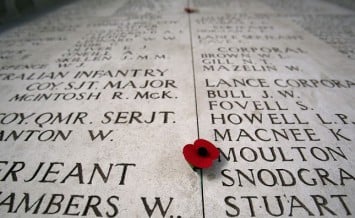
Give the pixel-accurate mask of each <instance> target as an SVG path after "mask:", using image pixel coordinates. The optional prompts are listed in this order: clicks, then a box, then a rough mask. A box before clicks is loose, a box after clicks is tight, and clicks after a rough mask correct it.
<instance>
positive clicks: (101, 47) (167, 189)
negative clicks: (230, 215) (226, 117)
mask: <svg viewBox="0 0 355 218" xmlns="http://www.w3.org/2000/svg"><path fill="white" fill-rule="evenodd" d="M62 19H64V20H66V18H62ZM53 20H56V19H55V17H54V18H53ZM53 20H52V18H48V20H47V21H46V20H45V19H44V21H43V22H39V23H37V25H36V23H33V25H31V27H33V28H32V29H31V28H27V27H19V29H16V28H15V29H14V30H13V31H12V32H11V31H10V32H8V33H7V35H6V36H8V38H6V39H5V40H4V43H10V42H13V46H9V47H8V51H9V52H8V54H14V55H11V56H10V55H9V58H8V59H7V60H6V62H5V61H3V62H2V63H1V64H2V68H1V71H0V80H1V84H0V85H1V86H2V88H3V89H2V90H4V92H3V95H2V98H1V102H2V105H4V106H3V107H2V111H1V113H0V123H1V130H0V143H1V147H2V150H3V151H4V152H3V153H2V155H1V162H0V163H1V168H0V169H1V171H0V181H1V183H2V185H1V187H2V190H1V193H0V211H1V214H9V213H15V214H21V215H24V214H26V215H29V214H32V215H40V216H42V215H48V214H52V215H60V216H62V215H71V216H79V215H80V216H97V217H100V216H108V217H114V216H117V215H121V216H130V215H132V214H134V215H136V216H143V215H147V216H154V215H155V216H158V215H160V214H162V215H163V214H164V215H165V214H168V215H169V216H174V217H179V216H180V215H179V214H180V213H181V211H184V213H187V214H189V215H188V216H190V215H191V216H195V215H196V214H198V213H199V211H194V210H192V209H189V208H185V207H186V206H185V204H184V203H183V202H185V199H183V198H179V196H177V195H176V193H175V192H174V191H173V189H172V188H171V186H172V185H173V186H174V187H179V186H181V189H183V190H187V189H186V184H189V183H190V182H192V183H193V182H194V180H193V179H190V178H187V177H183V178H181V177H180V180H179V184H175V180H171V178H172V177H174V176H176V175H175V174H176V173H172V171H171V169H174V167H176V168H177V166H173V167H169V168H167V166H166V165H163V164H162V161H163V160H162V159H161V158H165V157H162V155H161V154H164V155H165V156H166V158H168V159H169V158H170V159H174V158H176V157H175V155H172V154H173V153H176V152H179V151H180V148H179V145H180V144H182V143H184V142H183V141H182V138H180V137H179V136H180V135H184V136H185V137H188V138H189V137H190V138H193V137H195V135H194V133H195V132H194V131H190V130H189V129H187V128H185V127H184V126H185V125H186V123H189V122H191V123H195V122H194V119H185V117H184V116H185V113H190V110H191V113H193V109H190V105H193V98H192V97H191V96H192V95H193V92H192V89H191V90H190V91H189V92H186V93H185V92H182V91H181V90H182V89H183V90H185V91H186V90H189V87H192V85H191V84H189V83H188V82H182V81H184V80H185V78H186V77H185V76H186V75H183V74H180V73H176V71H175V70H176V69H175V68H174V67H173V66H179V65H181V64H180V63H185V62H187V61H189V59H188V56H185V55H184V54H185V53H184V54H182V55H176V56H175V55H171V54H167V53H166V51H165V50H164V49H162V47H164V48H169V49H171V50H174V49H175V47H174V46H175V45H178V46H179V45H184V43H186V42H187V41H188V34H187V33H186V32H184V31H183V30H184V28H180V27H179V26H184V25H187V22H186V20H181V21H180V23H179V20H180V17H179V16H175V17H174V16H168V17H164V18H162V16H155V15H141V16H140V15H132V16H130V17H105V18H100V19H91V20H90V22H87V20H85V19H79V20H76V21H75V22H74V24H69V23H67V22H63V23H62V22H61V21H62V20H59V21H58V22H57V23H56V22H53V27H51V26H47V27H46V28H44V25H48V23H51V21H53ZM74 26H75V28H73V27H74ZM172 27H174V28H173V29H174V30H175V31H170V28H172ZM21 29H22V30H21ZM21 31H24V32H26V31H28V35H26V34H24V35H25V36H27V37H28V39H26V37H24V36H23V35H21V36H18V37H19V38H12V37H14V36H17V35H16V33H17V32H21ZM38 32H41V34H42V36H46V35H52V34H55V33H58V32H60V34H59V35H60V38H61V39H62V41H60V42H58V41H56V42H53V41H52V40H50V39H48V40H47V38H46V37H42V38H41V37H40V36H39V33H38ZM36 37H40V39H41V43H35V44H33V43H32V41H38V39H36ZM16 39H18V40H19V41H20V42H21V43H20V45H19V42H18V41H16ZM51 43H57V44H55V45H56V46H55V45H53V44H51ZM158 44H159V45H162V47H160V46H157V45H158ZM19 46H24V48H25V49H24V52H27V50H26V48H27V49H28V51H29V52H28V53H29V54H31V55H27V56H24V57H22V56H21V57H19V54H17V55H16V54H15V52H17V50H16V48H17V47H19ZM186 48H188V46H186ZM11 50H14V51H13V52H12V53H11V52H10V51H11ZM48 50H50V52H49V51H48ZM179 51H181V52H182V53H183V52H184V51H185V50H179ZM24 52H22V53H24ZM42 52H43V54H42ZM17 53H18V52H17ZM186 53H187V54H189V50H188V49H186ZM48 54H51V55H49V57H47V56H46V55H48ZM53 54H55V55H53ZM179 54H180V53H179ZM53 56H54V57H53ZM10 58H12V59H10ZM19 58H22V59H23V62H22V63H21V64H17V63H16V60H18V59H19ZM185 59H186V60H185ZM33 63H35V64H33ZM37 63H38V64H37ZM179 70H181V71H182V72H189V71H190V70H191V69H190V66H183V67H180V68H179ZM187 76H189V75H187ZM191 83H192V82H191ZM189 93H191V96H189ZM178 104H179V105H183V106H181V107H176V105H178ZM181 120H184V121H186V123H183V122H179V121H181ZM182 127H184V128H182ZM171 128H174V130H179V131H176V132H173V131H171ZM180 130H181V131H180ZM170 137H172V138H174V139H175V140H176V143H177V144H173V143H171V142H170V140H171V138H170ZM184 140H185V139H184ZM167 145H170V146H167ZM176 145H177V146H176ZM17 150H23V151H24V152H17ZM156 150H159V151H160V152H159V153H158V156H156V155H154V152H153V151H156ZM171 150H173V151H174V152H170V151H171ZM34 152H35V153H36V154H35V156H36V157H37V158H35V159H34V158H33V156H34ZM147 154H151V155H148V156H147ZM164 162H166V161H164ZM182 163H183V162H182ZM158 172H164V173H165V174H164V175H162V174H161V173H158ZM157 174H159V175H160V182H161V184H159V188H157V184H156V183H155V182H154V180H153V179H152V178H155V177H156V175H157ZM137 177H139V178H140V179H139V180H137V179H136V178H137ZM196 181H197V180H196ZM142 184H144V186H143V185H142ZM147 186H149V187H150V188H149V189H147ZM44 190H46V191H44ZM197 197H199V196H197ZM189 199H191V200H193V199H194V198H191V196H190V197H189ZM155 205H160V206H162V208H160V207H155ZM178 208H182V209H181V210H180V209H178ZM176 214H177V215H176Z"/></svg>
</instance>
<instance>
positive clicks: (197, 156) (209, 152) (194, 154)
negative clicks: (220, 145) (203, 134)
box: [183, 139, 219, 168]
mask: <svg viewBox="0 0 355 218" xmlns="http://www.w3.org/2000/svg"><path fill="white" fill-rule="evenodd" d="M183 153H184V157H185V159H186V160H187V162H189V164H191V165H192V166H194V167H197V168H208V167H210V166H212V164H213V161H214V160H215V159H217V158H218V156H219V150H218V149H217V148H216V146H214V145H213V144H212V143H211V142H209V141H207V140H205V139H197V140H196V141H195V142H194V144H187V145H185V147H184V149H183Z"/></svg>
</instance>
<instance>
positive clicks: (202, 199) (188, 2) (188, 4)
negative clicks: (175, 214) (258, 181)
mask: <svg viewBox="0 0 355 218" xmlns="http://www.w3.org/2000/svg"><path fill="white" fill-rule="evenodd" d="M187 7H188V8H189V7H190V0H187ZM187 16H188V21H189V35H190V50H191V63H192V75H193V80H194V94H195V113H196V125H197V138H200V125H199V119H198V110H197V88H196V75H195V61H194V52H193V43H192V28H191V14H190V13H188V15H187ZM200 181H201V203H202V217H203V218H205V199H204V192H203V170H202V169H201V170H200Z"/></svg>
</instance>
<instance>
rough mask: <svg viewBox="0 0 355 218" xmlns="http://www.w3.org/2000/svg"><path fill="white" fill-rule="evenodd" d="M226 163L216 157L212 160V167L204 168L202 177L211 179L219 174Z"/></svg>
mask: <svg viewBox="0 0 355 218" xmlns="http://www.w3.org/2000/svg"><path fill="white" fill-rule="evenodd" d="M220 155H221V154H220ZM226 165H227V161H226V160H225V159H221V158H218V159H217V160H215V161H214V163H213V165H212V167H210V168H207V169H204V172H203V177H204V178H206V179H207V180H209V181H211V180H214V179H217V178H219V177H220V176H221V173H220V172H221V170H222V169H223V168H224V167H225V166H226Z"/></svg>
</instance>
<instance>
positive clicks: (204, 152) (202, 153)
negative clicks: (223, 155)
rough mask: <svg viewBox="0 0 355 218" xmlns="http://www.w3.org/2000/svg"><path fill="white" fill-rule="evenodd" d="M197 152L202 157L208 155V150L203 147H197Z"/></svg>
mask: <svg viewBox="0 0 355 218" xmlns="http://www.w3.org/2000/svg"><path fill="white" fill-rule="evenodd" d="M197 153H198V155H200V156H202V157H207V156H208V150H207V149H206V148H205V147H199V148H198V149H197Z"/></svg>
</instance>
